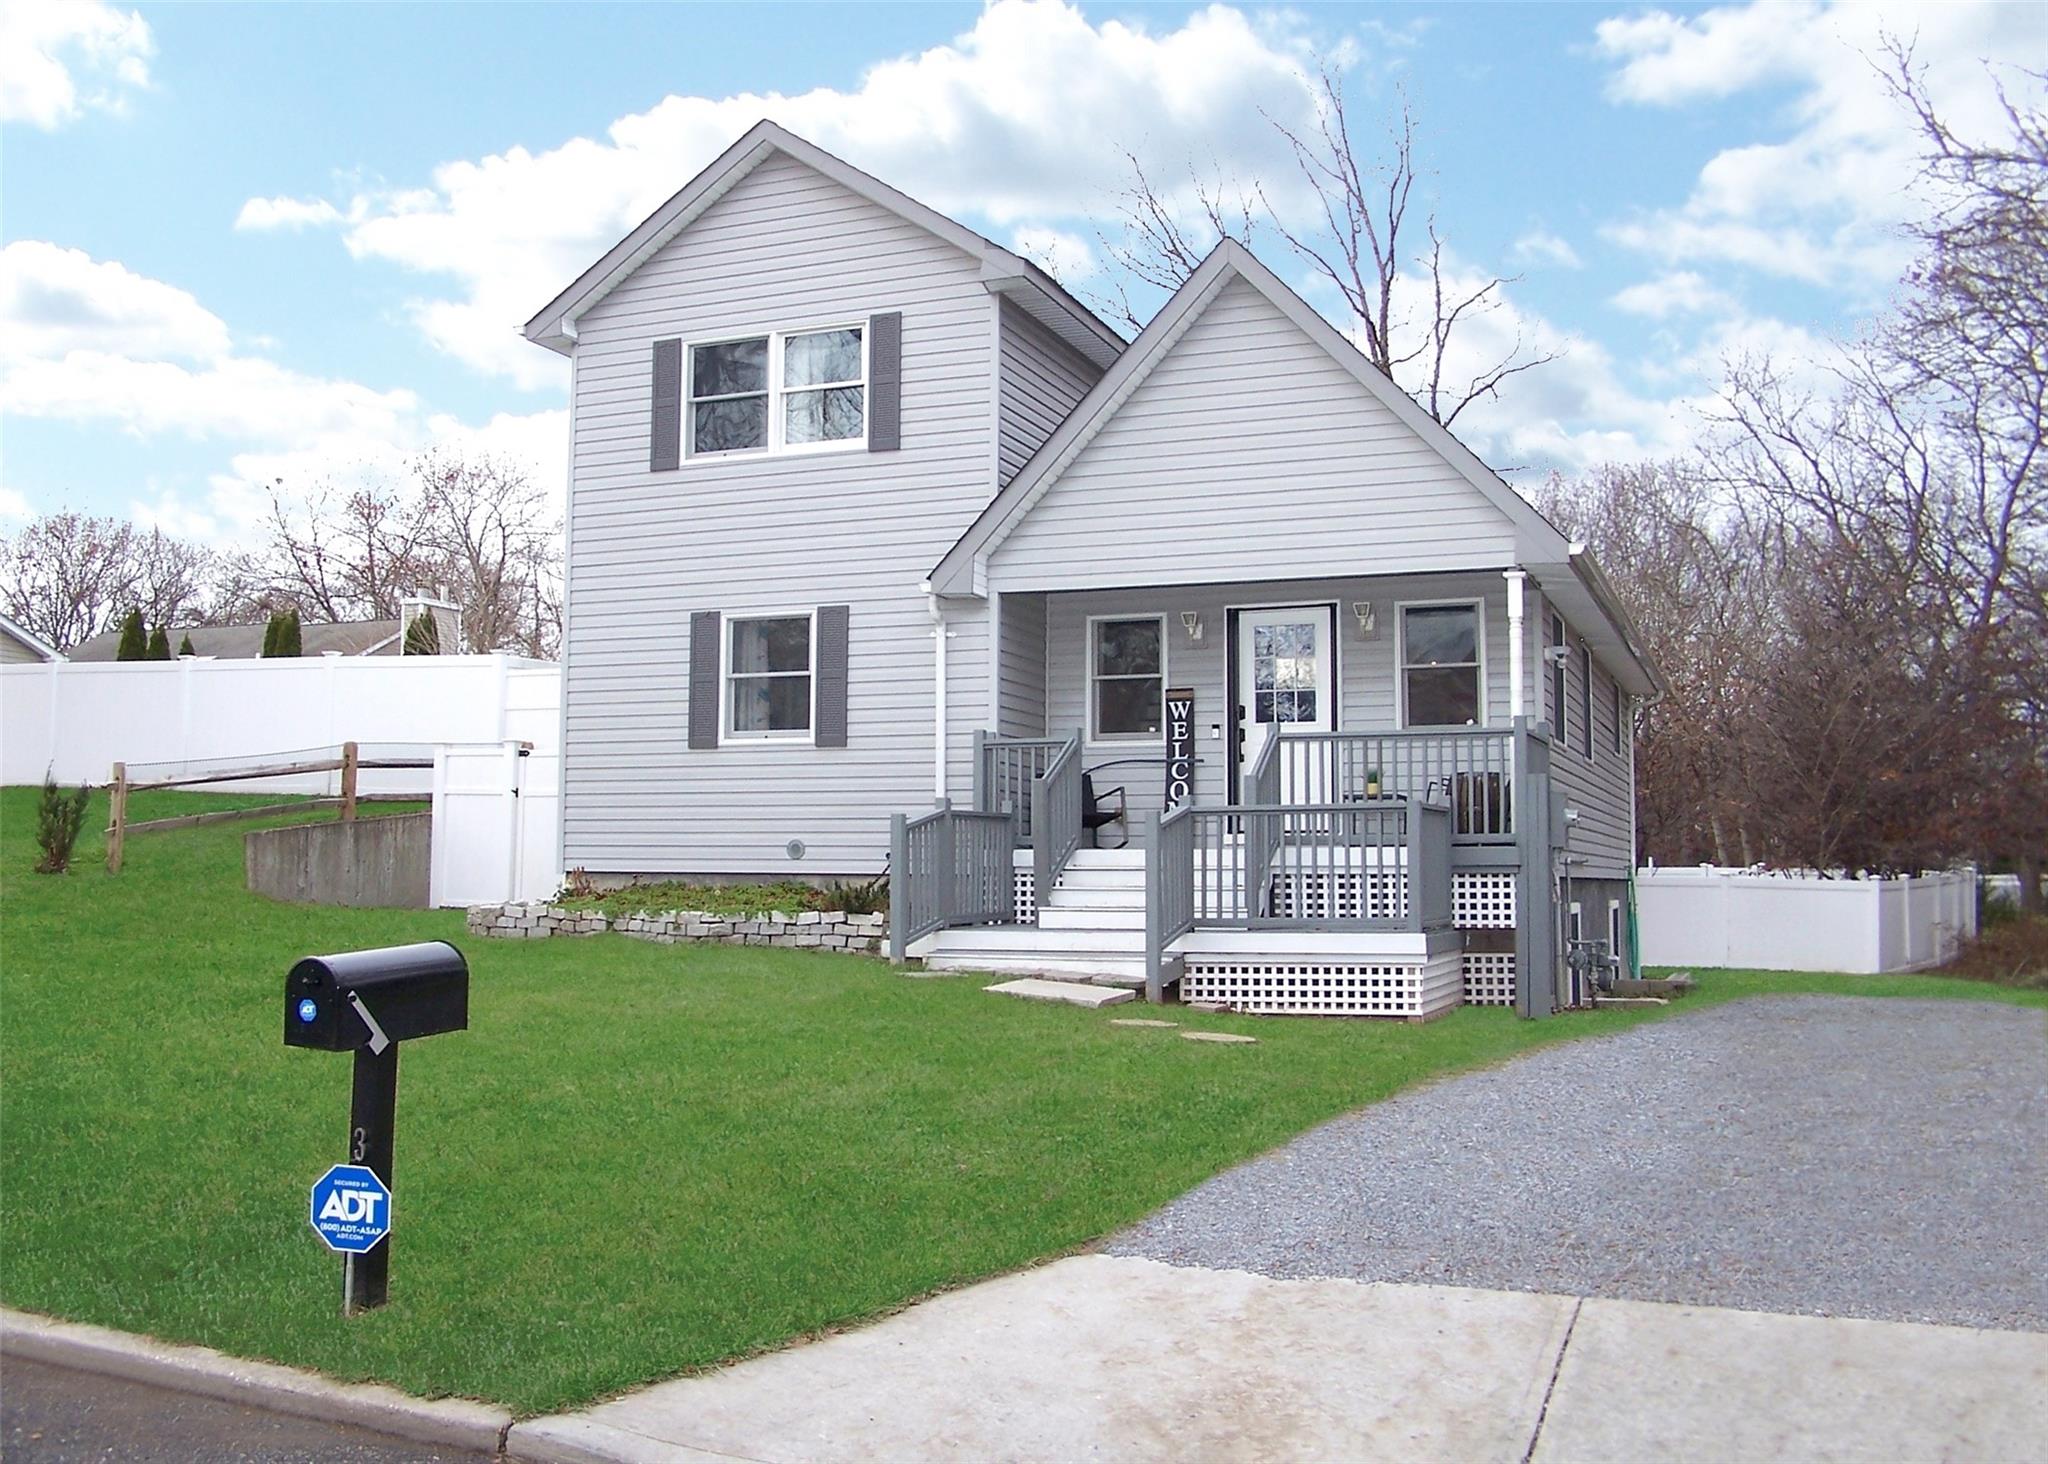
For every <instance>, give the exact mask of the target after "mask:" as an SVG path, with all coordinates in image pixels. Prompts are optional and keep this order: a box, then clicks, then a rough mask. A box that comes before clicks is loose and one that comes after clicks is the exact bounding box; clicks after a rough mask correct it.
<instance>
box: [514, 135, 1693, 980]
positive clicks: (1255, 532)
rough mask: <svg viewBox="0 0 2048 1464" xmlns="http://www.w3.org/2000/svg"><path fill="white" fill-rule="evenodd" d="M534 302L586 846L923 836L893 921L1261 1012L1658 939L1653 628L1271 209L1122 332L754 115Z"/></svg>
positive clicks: (752, 857) (854, 862)
mask: <svg viewBox="0 0 2048 1464" xmlns="http://www.w3.org/2000/svg"><path fill="white" fill-rule="evenodd" d="M526 332H527V335H528V336H529V338H531V339H533V340H535V341H537V342H539V343H541V344H543V345H546V346H549V347H550V348H552V349H554V350H557V351H560V352H562V353H563V354H565V355H567V356H568V357H569V358H570V360H571V364H572V378H571V379H572V387H571V413H572V418H571V420H572V425H571V434H572V443H573V448H572V463H573V467H572V473H571V482H570V489H569V535H568V566H567V572H568V608H567V617H566V621H567V623H566V629H565V636H564V652H563V658H564V665H565V671H564V678H565V680H564V698H565V709H564V731H565V746H564V759H565V761H564V781H563V851H562V852H563V859H564V861H565V863H566V865H568V866H570V867H581V868H583V869H585V870H587V871H589V872H590V873H592V874H593V875H599V876H610V877H624V876H634V875H671V876H673V875H683V876H704V877H715V878H727V877H741V876H770V875H799V876H809V877H817V876H833V877H845V876H853V875H861V874H868V873H872V872H874V871H875V870H876V869H878V868H880V867H881V866H882V864H883V861H884V859H885V857H886V858H888V859H889V860H890V863H891V875H892V914H893V917H894V919H895V921H896V927H895V932H894V941H895V949H896V952H897V954H899V955H901V954H906V953H908V954H913V955H917V954H922V955H924V956H925V957H926V958H927V960H929V961H930V962H931V963H933V964H935V965H940V966H952V967H958V968H964V969H974V970H1005V969H1010V970H1037V971H1049V972H1067V973H1072V974H1076V975H1088V976H1094V977H1097V978H1100V979H1108V980H1122V981H1126V982H1131V983H1136V982H1139V981H1146V982H1148V984H1149V985H1150V988H1151V989H1152V991H1153V992H1154V993H1155V994H1156V993H1157V992H1158V991H1159V990H1160V989H1161V988H1163V987H1164V986H1165V985H1168V984H1171V983H1172V982H1173V981H1175V980H1180V981H1181V982H1182V990H1183V993H1184V994H1185V995H1187V996H1188V997H1189V998H1190V999H1211V1000H1218V1001H1224V1002H1228V1003H1230V1004H1232V1005H1236V1006H1239V1007H1242V1008H1244V1009H1248V1010H1270V1011H1341V1012H1361V1013H1379V1014H1401V1015H1409V1016H1417V1017H1420V1016H1427V1015H1432V1014H1434V1013H1435V1012H1437V1011H1440V1010H1442V1009H1444V1008H1446V1007H1447V1006H1449V1005H1454V1004H1455V1003H1456V1002H1457V1001H1458V1000H1459V998H1460V995H1461V994H1463V995H1465V996H1466V997H1468V998H1469V999H1474V1000H1491V1001H1505V1000H1514V1001H1516V1002H1517V1004H1518V1006H1519V1007H1520V1009H1521V1010H1523V1011H1524V1012H1526V1013H1529V1014H1536V1013H1541V1012H1548V1011H1549V1010H1550V1009H1551V1008H1552V1006H1553V1005H1557V1004H1560V1003H1563V1002H1569V1001H1570V1000H1572V999H1575V997H1576V995H1577V992H1576V989H1575V986H1574V983H1573V982H1572V980H1571V979H1570V978H1569V976H1568V974H1567V973H1566V970H1565V963H1564V961H1563V960H1562V955H1563V952H1564V950H1565V945H1564V942H1565V941H1566V940H1568V939H1569V938H1570V937H1571V935H1572V934H1573V933H1574V932H1579V933H1582V934H1583V936H1584V937H1585V938H1587V939H1589V940H1590V939H1596V938H1597V939H1601V940H1607V939H1610V938H1612V939H1613V940H1614V941H1615V943H1616V944H1617V945H1619V944H1620V943H1621V942H1622V941H1623V940H1624V939H1625V932H1626V927H1627V923H1628V922H1627V900H1628V883H1627V881H1628V879H1629V875H1630V871H1631V867H1632V863H1633V861H1632V858H1631V854H1632V846H1633V827H1632V825H1633V799H1632V792H1633V760H1632V751H1631V745H1630V721H1631V705H1632V703H1633V702H1634V701H1635V700H1636V699H1638V698H1641V697H1644V696H1647V695H1650V694H1653V693H1654V692H1655V691H1656V690H1657V689H1658V682H1657V679H1656V675H1655V672H1654V670H1653V669H1652V668H1651V667H1650V665H1649V664H1648V663H1647V662H1646V661H1645V659H1644V658H1643V656H1642V655H1641V654H1640V653H1639V651H1638V650H1637V649H1636V643H1635V638H1634V636H1633V633H1632V631H1631V630H1630V628H1629V626H1628V623H1627V620H1626V618H1625V616H1624V615H1623V614H1622V613H1621V611H1620V610H1619V608H1618V607H1617V606H1616V604H1615V602H1614V598H1613V596H1612V594H1611V593H1610V592H1609V590H1608V589H1607V587H1606V585H1605V583H1604V582H1603V580H1602V579H1601V576H1600V574H1599V572H1598V571H1597V569H1596V568H1595V567H1594V566H1593V564H1592V562H1591V560H1590V559H1589V557H1588V556H1587V555H1586V554H1585V552H1584V551H1583V549H1582V548H1581V547H1579V546H1576V545H1573V544H1570V543H1568V542H1567V541H1566V540H1565V538H1564V536H1563V535H1561V534H1560V533H1559V532H1558V531H1557V530H1556V529H1555V528H1553V527H1552V526H1551V525H1550V524H1549V523H1548V522H1546V521H1545V520H1544V519H1543V518H1542V517H1541V516H1540V515H1539V514H1537V513H1536V512H1535V510H1534V509H1532V508H1531V507H1530V506H1529V505H1528V504H1527V503H1526V502H1525V501H1524V500H1523V499H1521V498H1520V497H1519V496H1518V495H1517V494H1515V493H1514V492H1513V491H1512V490H1511V489H1510V488H1509V487H1508V486H1507V485H1506V484H1505V483H1503V482H1502V481H1501V480H1500V479H1499V478H1498V477H1497V476H1495V475H1494V474H1493V473H1492V472H1491V471H1490V470H1488V469H1487V468H1486V467H1485V466H1484V465H1483V464H1482V463H1480V462H1479V461H1478V459H1476V458H1475V457H1474V456H1473V455H1472V454H1471V453H1470V452H1469V451H1467V450H1466V449H1465V448H1464V447H1463V446H1461V445H1460V444H1459V443H1458V442H1457V441H1456V440H1455V439H1453V438H1452V437H1451V436H1450V435H1449V434H1448V433H1447V432H1445V431H1444V430H1443V429H1442V428H1441V427H1439V426H1438V425H1437V424H1436V423H1435V422H1433V421H1432V420H1430V419H1429V418H1428V416H1427V415H1426V414H1424V413H1423V412H1422V411H1421V410H1420V409H1419V408H1417V407H1416V406H1415V404H1414V403H1413V402H1412V401H1410V400H1409V398H1408V397H1407V396H1406V395H1404V394H1403V393H1402V392H1401V391H1399V390H1398V389H1397V388H1396V387H1395V386H1394V385H1393V384H1392V383H1391V382H1389V381H1388V380H1387V379H1386V378H1385V377H1384V376H1382V375H1381V374H1380V373H1379V372H1378V371H1377V370H1375V369H1374V368H1373V367H1372V366H1371V365H1370V364H1369V363H1368V362H1367V361H1366V360H1365V359H1364V358H1363V357H1362V356H1360V355H1359V353H1358V352H1357V351H1356V350H1355V349H1354V348H1353V347H1352V346H1351V345H1350V343H1349V342H1347V341H1346V340H1345V339H1344V338H1343V336H1342V335H1341V334H1340V333H1339V332H1338V331H1337V330H1336V329H1335V328H1333V327H1332V326H1331V325H1330V324H1329V323H1328V322H1327V321H1325V320H1323V319H1322V317H1320V316H1319V315H1317V314H1316V313H1315V312H1314V311H1313V310H1312V309H1310V308H1309V307H1308V306H1307V305H1306V304H1304V303H1303V302H1302V301H1301V300H1300V299H1299V298H1298V297H1297V296H1295V295H1294V294H1293V293H1292V292H1291V291H1290V290H1288V289H1287V287H1286V286H1285V285H1284V284H1282V283H1281V282H1280V281H1279V280H1278V279H1277V278H1275V277H1274V276H1273V274H1272V273H1271V272H1270V271H1268V270H1267V269H1266V268H1265V266H1263V265H1262V264H1260V263H1259V262H1258V260H1256V259H1255V258H1253V257H1252V256H1251V255H1250V254H1249V253H1248V252H1246V251H1245V250H1243V249H1241V248H1239V247H1238V246H1236V245H1234V244H1227V243H1226V244H1224V245H1222V246H1220V247H1219V248H1218V249H1217V250H1216V251H1215V252H1214V253H1213V254H1212V255H1211V256H1210V257H1209V258H1208V260H1207V261H1205V262H1204V263H1203V265H1202V266H1201V268H1200V269H1199V270H1198V271H1197V272H1196V274H1195V275H1194V277H1193V278H1192V279H1190V280H1189V281H1188V282H1187V283H1186V284H1185V285H1184V286H1183V287H1182V288H1181V289H1180V290H1179V291H1178V292H1177V293H1176V294H1175V295H1174V296H1173V298H1172V299H1171V300H1170V301H1169V302H1168V303H1167V305H1166V306H1165V307H1164V308H1163V309H1162V310H1161V311H1160V313H1159V315H1158V316H1157V317H1156V318H1155V319H1154V320H1153V321H1152V323H1151V324H1150V325H1149V326H1148V327H1147V328H1146V329H1145V331H1144V332H1143V333H1142V334H1141V335H1140V336H1139V338H1138V339H1137V340H1136V341H1135V342H1132V343H1130V344H1129V345H1128V346H1126V345H1125V344H1124V342H1123V341H1122V339H1121V338H1120V337H1118V336H1117V335H1115V334H1114V333H1113V332H1112V331H1111V330H1110V329H1109V328H1108V327H1107V326H1105V325H1104V324H1103V323H1102V322H1101V321H1099V320H1098V319H1096V318H1095V317H1094V316H1093V315H1092V314H1091V313H1090V312H1089V311H1088V310H1087V309H1086V308H1085V307H1084V306H1082V305H1081V304H1080V303H1079V302H1077V301H1075V300H1074V299H1073V298H1072V297H1071V296H1069V295H1068V294H1066V292H1065V291H1063V290H1062V289H1061V288H1060V287H1059V286H1058V285H1057V284H1056V283H1055V282H1054V281H1053V280H1051V279H1050V278H1049V277H1048V276H1046V275H1045V274H1044V273H1042V272H1041V271H1039V270H1037V269H1035V268H1034V267H1033V266H1031V265H1030V264H1028V263H1026V262H1025V261H1023V260H1021V259H1019V258H1017V257H1016V256H1015V255H1013V254H1010V253H1009V252H1007V251H1005V250H1003V249H1001V248H999V247H997V246H996V245H994V244H992V243H990V242H988V241H987V240H985V239H983V238H981V237H980V236H979V235H977V234H974V233H972V232H971V231H969V230H967V229H965V228H963V227H961V226H960V225H959V224H957V223H954V222H953V221H952V220H949V219H947V218H944V217H943V216H941V215H939V214H937V213H934V212H933V211H932V210H930V209H928V208H926V207H925V206H923V205H921V204H919V203H917V202H915V201H914V200H912V199H910V198H907V197H905V196H904V195H903V194H900V193H898V192H896V191H895V190H893V189H891V188H889V187H888V186H886V185H885V184H882V183H880V182H878V181H876V180H875V179H873V178H870V177H868V176H867V175H866V174H863V173H861V172H859V171H858V170H856V169H854V168H852V167H850V166H848V165H847V164H845V163H844V162H841V161H840V160H838V159H837V158H834V157H832V156H830V155H829V154H827V153H824V152H822V151H821V150H819V149H818V148H816V147H814V146H812V145H811V144H809V143H807V142H805V141H803V140H802V139H800V138H797V137H795V136H793V135H792V134H790V133H788V132H787V131H785V130H783V129H781V128H779V127H777V126H775V125H773V124H771V123H765V122H764V123H762V124H760V125H759V126H757V127H755V128H754V129H753V130H752V131H750V132H749V133H748V134H747V135H746V136H745V137H743V138H741V139H740V141H739V142H737V143H736V144H734V146H733V147H732V148H730V149H728V150H727V152H726V153H724V154H723V155H722V156H721V157H720V158H719V159H717V161H715V162H714V163H713V164H712V165H711V166H710V167H709V168H707V169H706V170H705V171H704V172H703V173H702V174H700V175H699V176H698V177H697V178H695V179H694V180H692V181H691V182H690V183H689V184H688V186H686V187H685V188H684V189H683V190H682V191H681V192H679V193H678V194H676V195H675V197H673V198H671V199H670V200H669V201H668V202H667V203H665V204H664V205H662V207H661V208H660V209H658V210H657V211H656V212H655V214H654V215H653V216H652V217H651V218H649V219H648V220H647V221H646V222H645V223H644V224H642V225H641V226H640V227H639V228H638V229H636V230H635V231H634V232H633V233H632V234H631V235H629V236H628V237H627V238H626V239H625V240H623V241H622V242H621V243H620V244H619V245H618V246H617V247H616V248H614V249H613V250H612V251H611V252H610V253H609V254H607V255H606V256H605V257H604V258H603V259H601V260H600V261H598V263H597V264H596V265H594V266H593V267H592V268H591V269H590V270H589V271H587V272H586V273H585V274H584V275H583V276H582V277H581V278H580V279H578V280H577V281H576V282H575V283H574V284H573V285H571V286H570V287H569V289H568V290H566V291H564V292H563V294H562V295H561V296H559V297H558V298H557V299H556V300H555V301H553V302H552V303H551V304H550V305H549V306H548V307H547V308H546V309H545V310H543V311H542V312H541V313H540V314H539V315H538V316H536V317H535V318H534V319H533V320H532V321H530V322H529V323H528V325H527V327H526ZM1169 692H1172V693H1175V695H1174V696H1172V697H1171V698H1169V696H1168V693H1169ZM1176 734H1178V735H1177V736H1176ZM1275 734H1279V735H1278V736H1276V735H1275ZM1084 774H1088V775H1089V776H1088V778H1087V780H1086V781H1087V783H1090V784H1092V785H1093V790H1094V791H1095V792H1096V793H1097V794H1098V803H1105V802H1107V790H1108V788H1109V787H1110V785H1113V784H1114V785H1121V786H1122V787H1123V788H1125V789H1126V790H1127V798H1128V803H1129V806H1130V809H1131V817H1130V819H1129V823H1130V824H1131V826H1132V827H1131V834H1132V840H1131V843H1132V847H1131V849H1130V850H1128V851H1125V852H1122V853H1111V852H1106V851H1105V852H1100V853H1098V852H1095V851H1093V850H1091V849H1087V848H1081V847H1079V846H1080V845H1081V844H1083V843H1084V842H1086V841H1085V840H1084V839H1083V838H1082V827H1083V824H1084V822H1085V821H1086V820H1085V818H1084V815H1086V814H1087V813H1088V812H1090V811H1091V810H1090V809H1089V808H1088V807H1086V806H1085V804H1086V798H1085V794H1086V792H1087V791H1089V790H1088V789H1087V788H1086V787H1085V786H1084V780H1083V775H1084ZM1170 777H1171V779H1172V782H1173V784H1174V788H1175V791H1176V792H1177V793H1179V794H1181V795H1182V796H1180V797H1179V798H1178V800H1177V801H1176V802H1175V804H1174V807H1173V809H1172V811H1171V812H1170V813H1168V812H1165V810H1166V809H1167V806H1168V797H1167V793H1168V786H1169V778H1170ZM1162 815H1163V818H1162Z"/></svg>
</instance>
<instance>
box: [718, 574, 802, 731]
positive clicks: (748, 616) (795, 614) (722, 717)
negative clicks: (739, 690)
mask: <svg viewBox="0 0 2048 1464" xmlns="http://www.w3.org/2000/svg"><path fill="white" fill-rule="evenodd" d="M754 620H802V621H805V622H807V623H808V624H809V626H810V634H809V642H810V653H811V654H810V670H809V672H808V673H807V674H808V675H809V676H810V678H811V708H810V716H809V722H810V725H809V726H807V727H805V728H804V730H803V731H801V732H773V731H767V732H741V731H738V730H736V729H735V728H734V726H733V699H732V681H733V670H732V642H733V633H734V632H735V631H736V630H737V629H738V628H739V627H740V626H741V625H743V624H745V623H747V622H749V621H754ZM721 621H722V625H723V628H722V630H721V631H720V633H719V637H718V741H719V745H720V746H725V745H728V744H733V745H738V746H741V747H759V746H760V745H762V744H763V743H767V744H769V745H771V746H783V747H790V746H795V747H811V746H815V745H816V743H817V740H818V609H817V606H815V605H813V606H809V607H807V608H791V609H787V610H749V611H747V612H745V613H744V614H739V615H734V614H729V613H728V614H726V615H724V616H722V617H721ZM740 674H741V675H743V676H747V677H750V678H751V677H757V676H764V675H767V676H795V675H798V674H799V673H797V672H795V671H771V672H761V671H745V672H741V673H740Z"/></svg>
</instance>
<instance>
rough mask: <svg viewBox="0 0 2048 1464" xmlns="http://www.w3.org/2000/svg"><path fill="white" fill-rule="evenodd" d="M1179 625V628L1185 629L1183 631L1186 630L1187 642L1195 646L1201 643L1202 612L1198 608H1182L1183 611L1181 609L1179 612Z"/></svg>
mask: <svg viewBox="0 0 2048 1464" xmlns="http://www.w3.org/2000/svg"><path fill="white" fill-rule="evenodd" d="M1180 626H1181V629H1182V630H1185V631H1186V632H1187V633H1188V643H1189V644H1190V645H1197V646H1198V645H1200V644H1201V643H1202V612H1201V611H1199V610H1183V611H1181V612H1180Z"/></svg>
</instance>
